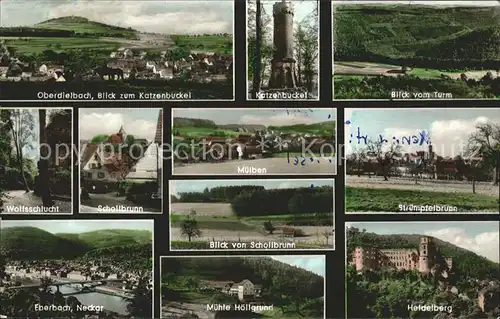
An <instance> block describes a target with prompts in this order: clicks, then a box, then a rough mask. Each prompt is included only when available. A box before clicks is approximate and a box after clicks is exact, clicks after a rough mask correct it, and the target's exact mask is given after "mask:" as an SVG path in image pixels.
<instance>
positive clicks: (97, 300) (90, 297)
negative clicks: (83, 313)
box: [52, 285, 128, 315]
mask: <svg viewBox="0 0 500 319" xmlns="http://www.w3.org/2000/svg"><path fill="white" fill-rule="evenodd" d="M52 291H53V292H56V291H57V289H56V288H55V287H53V289H52ZM59 291H60V292H61V293H63V295H64V294H70V293H74V292H78V291H80V289H78V288H73V287H71V286H67V285H65V286H61V287H60V289H59ZM73 296H74V297H76V299H78V301H80V302H81V303H82V304H83V305H87V306H89V305H94V306H103V307H104V310H108V311H112V312H116V313H118V314H120V315H127V314H128V312H127V305H128V302H127V301H126V300H123V298H122V297H118V296H111V295H107V294H102V293H99V292H89V293H82V294H76V295H73ZM65 297H67V296H65Z"/></svg>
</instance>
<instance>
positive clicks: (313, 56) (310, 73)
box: [295, 3, 319, 92]
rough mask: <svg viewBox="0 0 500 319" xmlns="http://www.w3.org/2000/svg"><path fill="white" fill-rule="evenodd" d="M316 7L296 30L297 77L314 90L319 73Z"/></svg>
mask: <svg viewBox="0 0 500 319" xmlns="http://www.w3.org/2000/svg"><path fill="white" fill-rule="evenodd" d="M317 6H318V3H316V9H315V10H313V11H312V12H311V13H309V14H308V15H307V16H305V17H304V18H303V19H302V21H300V22H299V23H298V25H297V30H296V32H295V44H296V48H297V49H296V60H297V77H298V79H299V83H300V85H303V86H305V88H306V89H307V90H308V91H309V92H312V91H313V84H314V79H315V77H316V76H317V74H318V56H319V47H318V34H319V28H318V16H317V13H318V12H317Z"/></svg>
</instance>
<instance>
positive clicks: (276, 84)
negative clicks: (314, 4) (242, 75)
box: [269, 0, 297, 89]
mask: <svg viewBox="0 0 500 319" xmlns="http://www.w3.org/2000/svg"><path fill="white" fill-rule="evenodd" d="M293 15H294V13H293V8H292V4H291V2H290V1H286V0H283V1H281V2H276V3H275V4H274V5H273V18H274V35H273V43H274V48H275V51H274V56H273V59H272V61H271V78H270V79H269V88H270V89H293V88H296V87H297V74H296V73H295V63H296V61H295V59H294V58H293V55H294V39H293Z"/></svg>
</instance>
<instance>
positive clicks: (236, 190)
mask: <svg viewBox="0 0 500 319" xmlns="http://www.w3.org/2000/svg"><path fill="white" fill-rule="evenodd" d="M173 202H179V203H230V204H231V208H232V210H233V212H234V213H235V214H236V215H237V216H240V217H245V216H261V215H286V214H301V213H327V214H328V213H329V214H331V213H332V212H333V187H326V186H323V187H320V188H288V189H265V188H264V187H263V186H220V187H214V188H211V189H208V188H207V189H206V190H205V191H203V192H189V193H180V194H179V196H178V197H175V198H173ZM330 219H331V218H330Z"/></svg>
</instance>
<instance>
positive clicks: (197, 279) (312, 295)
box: [161, 257, 325, 319]
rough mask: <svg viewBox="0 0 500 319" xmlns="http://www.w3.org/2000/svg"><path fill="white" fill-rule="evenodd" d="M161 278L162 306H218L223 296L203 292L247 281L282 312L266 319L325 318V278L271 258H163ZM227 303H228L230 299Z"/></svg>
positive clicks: (216, 293) (267, 302)
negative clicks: (217, 285)
mask: <svg viewBox="0 0 500 319" xmlns="http://www.w3.org/2000/svg"><path fill="white" fill-rule="evenodd" d="M161 274H162V279H161V282H162V300H163V304H165V303H168V302H174V301H184V303H188V302H192V303H218V300H221V299H222V300H223V301H224V299H223V298H224V295H223V294H222V293H220V292H218V291H217V290H216V289H206V288H205V289H203V288H204V286H206V285H207V283H209V284H210V283H214V282H241V281H242V280H244V279H248V280H250V281H251V282H252V283H254V284H259V285H262V299H263V302H265V303H266V304H273V305H274V308H275V309H279V312H278V313H275V314H262V315H264V316H263V317H267V316H269V317H278V318H283V317H286V318H300V317H301V318H305V317H307V318H313V319H315V318H323V317H324V310H323V305H324V285H325V282H324V278H323V277H321V276H319V275H317V274H314V273H312V272H310V271H308V270H305V269H302V268H298V267H296V266H291V265H288V264H285V263H282V262H280V261H277V260H274V259H272V258H269V257H194V258H190V257H180V258H163V259H162V267H161ZM225 302H229V300H228V299H227V297H226V300H225ZM234 302H235V301H233V303H234ZM266 315H267V316H266ZM193 318H196V317H193Z"/></svg>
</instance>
